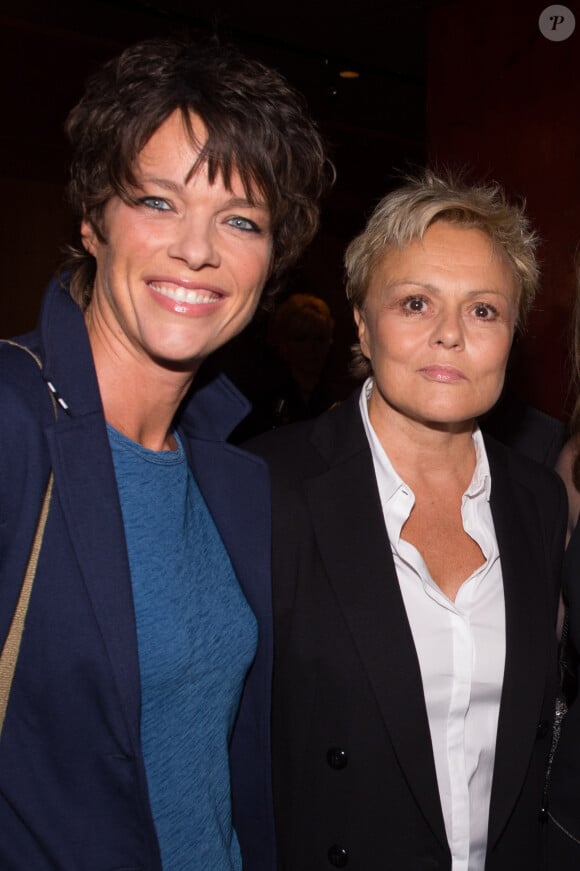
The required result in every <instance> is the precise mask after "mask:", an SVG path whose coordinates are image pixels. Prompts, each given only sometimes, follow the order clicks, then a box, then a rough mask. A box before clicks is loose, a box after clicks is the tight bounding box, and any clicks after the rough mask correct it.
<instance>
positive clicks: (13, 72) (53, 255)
mask: <svg viewBox="0 0 580 871" xmlns="http://www.w3.org/2000/svg"><path fill="white" fill-rule="evenodd" d="M545 5H547V4H544V3H534V2H530V0H515V2H508V3H505V2H500V0H457V2H445V0H422V2H407V3H405V4H401V3H398V4H396V3H394V2H389V0H382V2H378V0H359V2H358V3H357V4H356V8H351V9H348V8H344V7H343V8H342V9H340V10H338V9H336V8H335V7H336V4H335V3H332V4H331V3H330V2H329V0H322V2H319V3H317V4H312V3H310V4H308V3H303V4H301V3H299V2H295V3H294V4H292V6H284V7H283V10H284V11H283V12H281V11H280V9H282V7H279V5H277V4H272V3H271V2H265V0H255V2H253V3H252V4H251V5H248V4H240V3H228V2H227V0H222V2H221V3H220V2H219V0H218V2H216V3H213V4H211V10H209V11H207V10H205V9H202V8H198V7H197V6H196V4H195V2H191V0H189V2H187V3H186V2H179V0H165V2H163V3H161V2H160V3H156V2H143V3H139V2H124V3H123V2H121V3H114V4H113V3H107V2H94V3H90V4H83V6H82V7H81V6H78V5H76V4H73V3H70V2H63V3H60V4H59V5H58V8H57V9H49V8H47V7H46V6H44V5H42V6H41V4H40V3H38V2H28V0H22V2H20V3H18V4H16V3H14V4H9V3H8V4H7V3H6V2H5V0H4V2H3V3H2V7H1V8H0V82H1V87H2V98H1V103H0V105H1V106H2V119H1V121H0V197H1V202H2V205H3V209H2V232H1V234H0V268H1V274H2V290H1V291H0V334H2V335H12V334H15V333H18V332H22V331H24V330H27V329H29V328H30V327H31V326H32V325H33V324H34V322H35V320H36V317H37V312H38V305H39V301H40V296H41V292H42V289H43V287H44V285H45V284H46V282H47V280H48V279H49V278H50V276H51V275H52V273H53V271H54V270H55V269H56V267H57V265H58V263H59V261H60V259H61V252H62V248H63V246H64V245H65V244H66V243H67V241H68V240H69V239H70V238H71V235H72V231H73V228H72V226H71V220H70V216H69V214H68V210H67V206H66V202H65V199H64V184H65V181H66V165H67V158H68V153H67V146H66V143H65V141H64V138H63V134H62V124H63V121H64V118H65V116H66V113H67V111H68V109H69V108H70V106H72V105H73V103H74V102H75V101H76V99H77V98H78V96H79V95H80V93H81V92H82V88H83V83H84V81H85V78H86V76H87V75H88V74H89V73H90V71H91V70H92V69H93V68H94V67H95V66H96V65H98V64H100V63H101V62H102V61H103V60H104V59H105V58H107V57H110V56H112V55H114V54H116V53H117V52H118V51H119V50H120V49H121V48H122V47H123V46H124V45H126V44H128V43H130V42H133V41H135V40H137V39H140V38H143V37H147V36H151V35H154V34H163V33H183V32H189V31H191V30H197V31H201V32H202V33H203V32H207V33H209V32H215V31H217V32H218V33H220V34H222V35H223V36H224V37H226V38H229V39H233V40H234V41H236V42H238V43H239V44H240V45H241V46H242V47H243V48H244V49H246V50H247V51H249V52H251V53H253V54H254V55H256V56H258V57H261V58H262V59H263V60H265V61H266V62H267V63H270V64H272V65H274V66H276V67H277V68H278V69H279V70H280V71H281V72H282V73H283V74H284V75H286V76H287V77H288V78H289V79H290V80H291V81H292V82H293V83H294V84H295V85H296V86H297V87H299V88H300V89H301V90H302V91H303V92H304V93H305V95H306V97H307V99H308V102H309V104H310V107H311V110H312V111H313V113H314V114H315V116H316V117H317V118H318V120H319V123H320V126H321V128H322V130H323V133H324V134H325V136H326V138H327V140H328V141H329V144H330V148H331V153H332V157H333V160H334V162H335V164H336V167H337V183H336V186H335V189H334V191H333V193H332V195H331V196H330V197H329V198H328V199H327V201H326V202H325V203H324V209H323V216H322V225H321V230H320V233H319V235H318V237H317V239H316V240H315V242H314V243H313V245H312V246H311V248H310V250H309V251H308V252H307V254H306V255H305V257H304V258H303V260H302V261H301V263H300V264H299V266H298V267H297V269H296V270H295V271H294V272H293V273H292V275H290V276H289V280H288V285H287V292H290V291H291V290H303V291H307V292H311V293H315V294H318V295H320V296H322V297H323V298H325V299H326V300H327V301H328V302H329V304H330V306H331V308H332V310H333V313H334V316H335V320H336V335H335V344H334V347H333V365H334V366H335V368H336V372H337V381H339V382H341V379H342V382H343V383H344V384H345V385H348V379H347V378H346V374H345V373H346V367H347V363H348V356H349V346H350V344H351V342H352V340H353V338H354V333H353V328H352V320H351V315H350V311H349V309H348V306H347V304H346V302H345V300H344V289H343V275H342V253H343V250H344V247H345V245H346V244H347V243H348V241H349V240H350V238H351V237H352V236H353V235H354V234H355V233H356V232H358V231H359V230H360V229H361V228H362V226H363V223H364V221H365V219H366V217H367V215H368V213H369V211H370V210H371V209H372V207H373V206H374V204H375V202H376V201H377V200H378V199H379V198H380V197H381V196H382V195H384V193H386V192H387V190H388V189H389V188H390V187H391V186H392V185H393V184H394V183H395V178H396V175H397V173H398V172H400V171H404V170H406V169H408V168H412V167H413V166H416V165H421V164H422V163H423V162H424V161H425V160H426V159H428V158H429V159H432V160H436V161H438V162H440V163H446V164H450V165H452V166H454V165H458V166H459V165H465V166H467V167H468V168H470V169H471V170H473V171H474V172H475V173H476V174H479V175H481V176H484V177H486V178H495V179H497V180H498V181H500V182H501V183H503V184H504V185H505V186H506V187H507V189H508V191H509V192H510V193H511V194H513V195H514V196H525V198H526V199H527V203H528V207H529V212H530V215H531V217H532V219H533V221H534V223H535V225H536V226H537V228H538V231H539V233H540V236H541V238H542V248H541V259H542V264H543V276H544V277H543V286H542V293H541V296H540V298H539V300H538V304H537V307H536V310H535V311H534V312H533V315H532V319H531V324H530V328H529V330H528V332H527V334H526V336H525V337H524V339H523V341H521V342H520V343H519V346H518V354H517V356H516V359H515V362H514V368H513V373H512V378H513V380H514V383H515V384H516V386H517V390H518V392H520V393H521V394H522V395H523V397H524V398H525V399H527V400H528V401H530V402H532V403H533V404H535V405H537V406H538V407H541V408H543V409H544V410H546V411H548V412H550V413H552V414H554V415H555V416H558V417H561V418H562V419H565V418H566V416H567V413H568V410H569V399H568V396H567V384H568V371H567V363H566V346H567V341H568V328H569V323H570V314H571V306H572V302H573V298H574V292H575V290H574V270H573V260H574V252H575V249H576V245H577V243H578V240H579V239H580V210H579V209H578V208H577V205H576V200H577V198H578V192H579V191H580V178H579V174H580V169H579V168H578V156H579V152H580V147H579V146H580V128H579V125H578V122H577V120H576V111H577V109H576V107H577V105H578V104H579V100H578V97H579V93H578V92H579V90H580V75H579V73H580V69H579V67H580V50H579V40H580V10H577V9H576V6H577V5H578V4H577V3H572V2H569V3H568V4H567V5H568V7H569V8H570V9H572V10H573V11H574V12H576V14H577V16H579V20H578V30H577V31H576V32H575V33H574V34H573V35H572V36H571V37H570V38H569V39H567V40H566V41H563V42H559V43H557V42H550V41H548V40H546V39H545V38H544V37H543V36H542V35H541V33H540V31H539V29H538V17H539V15H540V13H541V11H542V9H543V8H544V6H545ZM345 68H351V69H352V68H354V69H356V70H357V71H358V72H359V73H360V75H359V78H358V79H342V78H341V77H340V76H339V74H338V73H339V71H340V70H341V69H345ZM259 324H260V319H258V321H257V325H258V328H259ZM252 330H253V331H254V332H252V331H251V330H250V331H249V332H248V334H247V337H246V339H247V342H248V343H250V342H251V341H253V337H254V336H255V335H256V332H255V331H256V325H254V327H253V328H252ZM243 338H244V337H242V339H243Z"/></svg>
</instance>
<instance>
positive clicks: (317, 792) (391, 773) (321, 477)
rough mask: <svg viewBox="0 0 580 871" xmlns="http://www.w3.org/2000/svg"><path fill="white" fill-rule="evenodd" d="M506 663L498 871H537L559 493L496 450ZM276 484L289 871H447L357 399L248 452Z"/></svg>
mask: <svg viewBox="0 0 580 871" xmlns="http://www.w3.org/2000/svg"><path fill="white" fill-rule="evenodd" d="M486 446H487V451H488V456H489V462H490V466H491V472H492V495H491V508H492V514H493V520H494V525H495V530H496V535H497V539H498V544H499V552H500V556H501V565H502V572H503V579H504V589H505V608H506V634H507V641H506V667H505V676H504V686H503V694H502V701H501V709H500V716H499V724H498V738H497V749H496V758H495V771H494V778H493V787H492V796H491V810H490V820H489V837H488V858H487V864H486V869H487V871H517V869H522V871H534V869H537V868H539V867H540V850H541V847H540V844H541V828H542V827H541V824H540V820H539V815H540V807H541V798H542V785H543V771H544V764H545V759H546V754H547V751H548V745H549V741H550V723H551V718H552V711H553V706H554V695H555V689H556V682H557V670H556V640H555V632H554V625H555V615H556V609H557V597H558V588H559V583H558V578H559V569H560V562H561V555H562V553H563V550H564V534H565V525H566V497H565V491H564V487H563V485H562V483H561V481H560V480H559V479H558V478H557V476H556V475H555V474H554V473H553V472H551V471H549V470H547V469H545V468H544V467H543V466H540V465H539V464H537V463H535V462H533V461H531V460H529V459H528V458H526V457H522V456H519V455H517V454H515V453H513V452H511V451H509V449H507V448H505V447H504V446H502V445H500V444H499V443H496V442H494V441H493V440H490V439H487V440H486ZM249 448H250V449H251V450H254V451H256V452H257V453H259V454H260V455H262V456H263V457H265V458H266V460H267V461H268V462H269V465H270V469H271V474H272V487H273V511H274V516H273V568H274V610H275V670H274V696H273V704H274V708H273V762H274V793H275V813H276V826H277V834H278V845H279V867H280V868H281V869H284V871H315V869H316V871H322V869H326V868H331V867H337V868H343V867H344V868H348V871H388V869H393V871H421V869H425V871H427V869H429V871H435V869H450V867H451V858H450V852H449V847H448V844H447V839H446V835H445V829H444V822H443V815H442V810H441V805H440V801H439V794H438V787H437V780H436V774H435V763H434V759H433V753H432V747H431V740H430V733H429V725H428V720H427V712H426V708H425V702H424V696H423V691H422V682H421V674H420V670H419V664H418V659H417V655H416V652H415V647H414V643H413V639H412V635H411V630H410V627H409V623H408V620H407V616H406V612H405V608H404V604H403V600H402V597H401V593H400V589H399V584H398V581H397V577H396V574H395V567H394V563H393V559H392V555H391V549H390V545H389V541H388V538H387V533H386V529H385V525H384V520H383V515H382V511H381V505H380V500H379V494H378V489H377V485H376V480H375V475H374V470H373V465H372V458H371V453H370V449H369V446H368V442H367V439H366V435H365V433H364V429H363V425H362V420H361V417H360V412H359V409H358V391H357V393H356V394H355V395H354V396H353V397H351V398H350V399H349V400H347V401H346V402H344V403H343V404H341V405H339V406H336V407H335V408H333V409H332V410H331V411H329V412H326V413H325V414H323V415H322V416H321V417H319V418H318V419H317V420H315V421H308V422H306V423H303V424H302V423H301V424H296V425H290V426H287V427H283V428H281V429H279V430H277V431H276V432H274V433H270V434H268V435H264V436H261V437H259V438H258V439H254V440H253V441H252V442H250V443H249Z"/></svg>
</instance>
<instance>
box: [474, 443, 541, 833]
mask: <svg viewBox="0 0 580 871" xmlns="http://www.w3.org/2000/svg"><path fill="white" fill-rule="evenodd" d="M490 466H491V473H492V493H491V509H492V514H493V521H494V526H495V532H496V536H497V542H498V546H499V552H500V555H501V568H502V575H503V585H504V599H505V617H506V663H505V672H504V682H503V689H502V698H501V705H500V713H499V723H498V733H497V743H496V753H495V767H494V776H493V784H492V793H491V805H490V816H489V834H488V845H489V847H491V846H493V844H494V842H495V841H496V840H497V838H498V837H499V835H500V834H501V832H502V830H503V828H504V826H505V824H506V823H507V821H508V818H509V815H510V813H511V812H512V810H513V807H514V805H515V803H516V801H517V799H518V795H519V793H520V790H521V788H522V784H523V783H524V781H525V778H526V770H527V768H528V765H529V762H530V758H531V756H532V752H533V746H534V742H535V740H536V736H537V725H538V721H539V719H540V716H541V710H542V702H543V697H544V693H545V690H546V680H547V677H548V676H547V672H546V663H547V662H549V661H550V657H549V647H550V645H552V646H553V645H554V637H555V636H554V629H553V627H552V624H551V620H550V617H551V616H552V615H553V601H552V597H551V586H550V584H549V582H548V580H547V578H546V576H545V572H546V562H545V557H544V558H543V555H542V552H541V551H540V550H539V548H538V543H537V542H536V541H535V540H534V537H533V530H534V529H537V528H538V519H537V517H534V513H535V512H536V505H535V503H534V502H533V501H531V500H530V494H529V493H528V492H527V491H526V490H525V489H524V488H523V487H521V485H519V484H518V482H517V481H512V480H511V479H510V476H509V472H508V470H507V469H506V467H505V466H504V464H503V463H501V462H497V463H496V462H494V460H493V453H490ZM538 813H539V809H538Z"/></svg>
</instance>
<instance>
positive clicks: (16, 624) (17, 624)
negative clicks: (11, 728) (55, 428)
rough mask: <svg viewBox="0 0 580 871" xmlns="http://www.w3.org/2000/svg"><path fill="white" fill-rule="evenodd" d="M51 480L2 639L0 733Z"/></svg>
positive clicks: (38, 551)
mask: <svg viewBox="0 0 580 871" xmlns="http://www.w3.org/2000/svg"><path fill="white" fill-rule="evenodd" d="M0 341H6V342H7V343H8V344H10V345H15V346H16V347H18V348H22V350H23V351H26V352H27V353H28V354H30V356H31V357H32V358H33V359H34V360H35V361H36V363H37V364H38V366H39V367H40V368H41V369H42V363H41V361H40V360H39V359H38V357H37V356H36V354H34V353H33V352H32V351H31V350H30V349H29V348H26V347H25V346H24V345H19V344H18V343H17V342H13V341H11V340H0ZM50 395H51V397H52V403H53V408H54V413H55V416H56V414H57V410H56V403H55V401H54V397H53V396H52V393H51V394H50ZM53 482H54V475H53V473H52V470H51V472H50V476H49V478H48V483H47V485H46V490H45V492H44V497H43V500H42V505H41V508H40V516H39V518H38V523H37V525H36V532H35V534H34V541H33V542H32V547H31V549H30V555H29V557H28V564H27V566H26V572H25V574H24V580H23V581H22V587H21V589H20V595H19V596H18V602H17V604H16V609H15V611H14V615H13V617H12V623H11V625H10V629H9V630H8V635H7V637H6V641H5V642H4V647H3V648H2V653H0V736H1V735H2V727H3V726H4V718H5V716H6V708H7V707H8V698H9V696H10V689H11V687H12V679H13V677H14V671H15V669H16V663H17V661H18V654H19V652H20V642H21V640H22V633H23V631H24V623H25V621H26V613H27V611H28V603H29V602H30V594H31V593H32V585H33V583H34V578H35V575H36V566H37V565H38V557H39V555H40V549H41V547H42V539H43V537H44V528H45V526H46V518H47V517H48V509H49V507H50V499H51V496H52V486H53Z"/></svg>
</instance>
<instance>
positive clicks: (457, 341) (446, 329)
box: [431, 311, 464, 348]
mask: <svg viewBox="0 0 580 871" xmlns="http://www.w3.org/2000/svg"><path fill="white" fill-rule="evenodd" d="M431 344H432V345H441V346H442V347H444V348H461V347H463V344H464V334H463V321H462V319H461V314H460V312H457V311H443V312H441V313H440V315H439V317H438V318H436V321H435V324H434V326H433V332H432V334H431Z"/></svg>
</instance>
